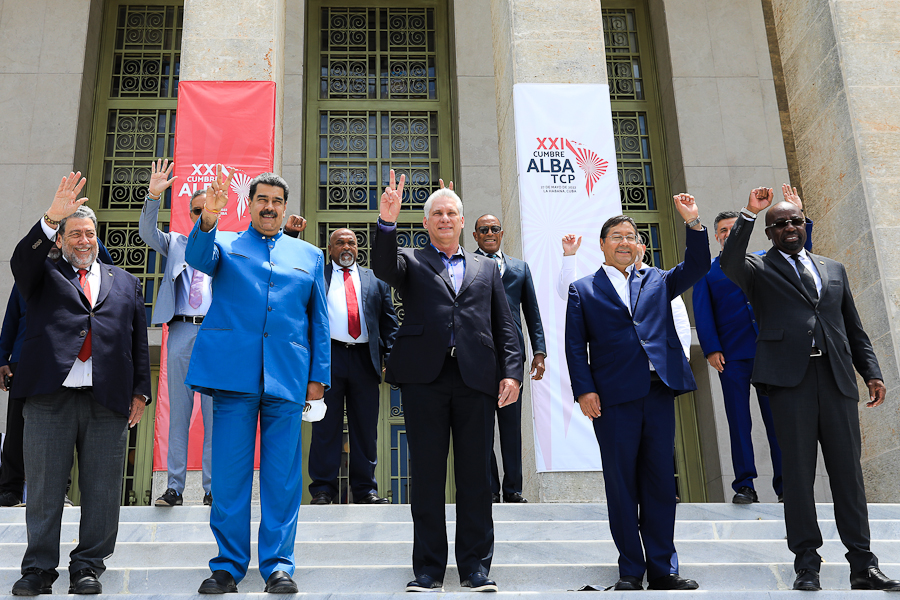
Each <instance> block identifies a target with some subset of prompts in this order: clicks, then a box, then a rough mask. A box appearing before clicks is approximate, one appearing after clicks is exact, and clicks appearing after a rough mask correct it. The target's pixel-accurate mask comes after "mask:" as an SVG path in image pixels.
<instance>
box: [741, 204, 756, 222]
mask: <svg viewBox="0 0 900 600" xmlns="http://www.w3.org/2000/svg"><path fill="white" fill-rule="evenodd" d="M741 216H742V217H744V219H746V220H747V221H751V222H753V221H755V220H756V215H754V214H753V213H752V212H750V211H749V210H747V208H746V207H744V208H742V209H741Z"/></svg>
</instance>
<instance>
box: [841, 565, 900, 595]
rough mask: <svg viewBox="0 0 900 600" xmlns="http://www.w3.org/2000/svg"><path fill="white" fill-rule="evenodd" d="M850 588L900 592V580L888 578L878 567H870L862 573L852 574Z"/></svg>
mask: <svg viewBox="0 0 900 600" xmlns="http://www.w3.org/2000/svg"><path fill="white" fill-rule="evenodd" d="M850 589H851V590H883V591H885V592H900V581H897V580H896V579H888V578H887V575H885V574H884V573H882V572H881V569H879V568H878V567H869V568H868V569H866V570H865V571H863V572H861V573H851V574H850Z"/></svg>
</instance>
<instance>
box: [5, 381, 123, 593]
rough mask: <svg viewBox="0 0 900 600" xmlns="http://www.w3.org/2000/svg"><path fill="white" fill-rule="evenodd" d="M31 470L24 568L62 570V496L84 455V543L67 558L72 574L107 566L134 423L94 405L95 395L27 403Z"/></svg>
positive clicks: (59, 395)
mask: <svg viewBox="0 0 900 600" xmlns="http://www.w3.org/2000/svg"><path fill="white" fill-rule="evenodd" d="M23 413H24V416H25V434H24V448H25V472H26V473H28V503H27V504H26V506H25V526H26V529H27V532H28V547H27V548H26V549H25V556H24V557H23V558H22V571H23V573H24V571H25V569H28V568H32V567H37V568H39V569H43V570H45V571H51V572H53V573H56V567H57V566H58V565H59V536H60V528H61V524H62V512H63V498H64V497H65V495H66V483H67V481H68V478H69V471H71V470H72V456H73V449H75V450H77V451H78V473H79V475H78V486H79V488H80V490H81V523H80V526H79V530H78V545H77V546H76V547H75V549H74V550H72V552H71V553H70V554H69V572H70V573H75V572H77V571H79V570H81V569H84V568H88V567H89V568H91V569H94V570H95V571H96V572H97V574H98V575H100V574H101V573H103V571H104V570H105V569H106V567H105V565H104V563H103V561H104V560H105V559H106V558H108V557H109V556H110V555H111V554H112V553H113V549H114V548H115V545H116V533H117V532H118V528H119V505H120V503H121V498H122V471H123V468H124V463H125V442H126V438H127V435H128V420H127V417H125V415H121V414H119V413H116V412H113V411H111V410H109V409H108V408H105V407H103V406H101V405H100V404H97V402H95V401H94V394H93V392H91V391H89V390H88V391H80V390H72V389H68V388H60V390H59V391H58V392H55V393H53V394H46V395H42V396H30V397H28V398H27V399H26V401H25V409H24V411H23Z"/></svg>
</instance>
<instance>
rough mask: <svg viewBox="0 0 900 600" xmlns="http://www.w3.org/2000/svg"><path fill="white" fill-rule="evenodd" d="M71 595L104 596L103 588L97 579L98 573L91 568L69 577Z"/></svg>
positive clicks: (76, 572)
mask: <svg viewBox="0 0 900 600" xmlns="http://www.w3.org/2000/svg"><path fill="white" fill-rule="evenodd" d="M69 593H70V594H102V593H103V586H102V585H100V580H99V579H97V572H96V571H94V570H93V569H91V568H86V569H81V570H79V571H75V572H74V573H72V574H71V575H70V576H69Z"/></svg>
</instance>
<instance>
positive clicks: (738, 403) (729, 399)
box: [719, 359, 784, 496]
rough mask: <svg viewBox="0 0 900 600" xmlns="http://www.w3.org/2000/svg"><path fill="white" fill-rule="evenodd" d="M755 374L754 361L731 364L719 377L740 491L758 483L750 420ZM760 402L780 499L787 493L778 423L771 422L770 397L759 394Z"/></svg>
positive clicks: (733, 484) (739, 361) (735, 487)
mask: <svg viewBox="0 0 900 600" xmlns="http://www.w3.org/2000/svg"><path fill="white" fill-rule="evenodd" d="M751 373H753V360H752V359H747V360H729V361H726V362H725V369H724V370H723V371H722V372H721V373H719V381H720V382H721V383H722V393H723V395H724V396H725V415H726V416H727V417H728V432H729V434H730V437H731V464H732V466H733V467H734V482H732V484H731V487H732V489H734V491H735V492H736V491H738V490H739V489H740V488H742V487H743V486H747V487H750V488H753V480H754V479H756V476H757V474H756V461H755V460H754V457H753V439H752V437H751V431H752V427H753V419H752V417H751V416H750V388H751V385H750V375H751ZM756 397H757V400H758V401H759V412H760V414H761V415H762V420H763V424H764V425H765V427H766V436H767V437H768V439H769V454H770V455H771V457H772V472H773V475H774V476H773V477H772V487H773V488H774V490H775V493H776V494H778V495H779V496H780V495H781V494H782V492H783V491H784V488H783V486H782V482H781V448H780V447H779V446H778V439H777V436H776V435H775V423H774V422H773V421H772V409H771V408H770V406H769V397H768V396H766V395H764V394H761V393H760V392H759V391H757V392H756Z"/></svg>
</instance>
